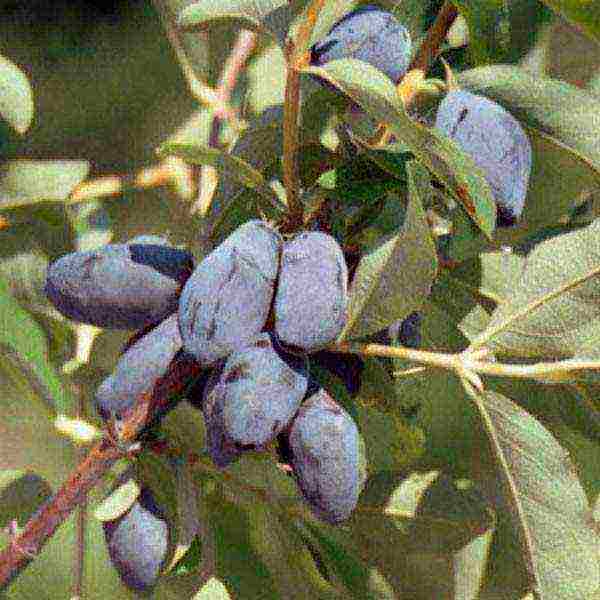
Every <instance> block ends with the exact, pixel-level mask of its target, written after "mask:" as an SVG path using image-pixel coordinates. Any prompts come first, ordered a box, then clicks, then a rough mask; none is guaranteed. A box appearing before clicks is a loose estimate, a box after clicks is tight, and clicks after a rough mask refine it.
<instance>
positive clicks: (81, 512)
mask: <svg viewBox="0 0 600 600" xmlns="http://www.w3.org/2000/svg"><path fill="white" fill-rule="evenodd" d="M75 416H76V417H77V418H78V419H84V418H85V401H84V398H83V394H82V393H81V392H79V394H78V398H77V414H76V415H75ZM76 455H77V458H78V461H79V462H80V463H81V462H82V461H83V460H84V459H85V450H83V449H82V448H79V449H78V450H77V453H76ZM86 520H87V494H86V495H85V496H84V498H83V500H82V502H81V504H80V505H79V507H78V508H77V518H76V521H75V530H76V531H75V556H74V557H73V597H72V598H71V600H82V598H83V577H84V568H85V549H86V544H85V533H86V527H85V526H86Z"/></svg>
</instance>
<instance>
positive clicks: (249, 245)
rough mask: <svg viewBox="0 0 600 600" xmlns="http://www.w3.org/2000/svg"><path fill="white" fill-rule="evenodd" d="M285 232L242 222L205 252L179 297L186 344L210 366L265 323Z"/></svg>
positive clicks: (180, 316) (262, 223) (253, 222)
mask: <svg viewBox="0 0 600 600" xmlns="http://www.w3.org/2000/svg"><path fill="white" fill-rule="evenodd" d="M281 243H282V241H281V236H280V235H279V233H277V232H276V231H275V230H274V229H272V228H271V227H269V226H268V225H267V224H266V223H264V222H262V221H258V220H254V221H249V222H247V223H245V224H244V225H242V226H241V227H238V229H236V231H235V232H234V233H232V234H231V235H230V236H229V237H228V238H227V239H226V240H225V241H224V242H223V243H222V244H221V245H220V246H218V247H217V248H216V249H215V250H214V251H213V252H211V253H210V254H209V255H208V256H206V257H205V258H204V259H203V260H202V261H201V262H200V264H199V265H198V267H197V268H196V270H195V271H194V273H193V274H192V276H191V277H190V279H189V280H188V282H187V284H186V286H185V288H184V289H183V292H182V294H181V299H180V302H179V324H180V328H181V336H182V339H183V343H184V347H185V349H186V350H187V351H188V352H190V353H192V354H193V355H194V356H195V357H196V358H197V359H198V361H199V362H200V363H201V364H202V365H206V366H209V365H212V364H214V363H215V362H216V361H217V360H219V359H221V358H223V357H225V356H227V355H228V354H229V353H231V352H232V351H233V350H235V349H236V348H239V347H242V346H244V344H246V343H247V342H248V341H249V340H251V339H252V338H253V337H254V336H256V335H257V334H258V333H260V331H261V330H262V329H263V327H264V326H265V323H266V320H267V317H268V316H269V311H270V308H271V302H272V300H273V294H274V290H275V281H276V279H277V271H278V269H279V255H280V250H281Z"/></svg>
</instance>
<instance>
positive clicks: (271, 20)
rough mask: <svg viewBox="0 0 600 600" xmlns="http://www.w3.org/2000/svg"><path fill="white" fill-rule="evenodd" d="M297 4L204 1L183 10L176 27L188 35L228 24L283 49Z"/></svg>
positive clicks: (274, 0)
mask: <svg viewBox="0 0 600 600" xmlns="http://www.w3.org/2000/svg"><path fill="white" fill-rule="evenodd" d="M295 4H297V3H293V2H292V3H291V6H290V3H289V2H288V1H287V0H252V2H247V1H244V0H202V1H201V2H195V3H193V4H191V5H190V6H187V7H186V8H184V9H183V10H182V11H181V12H180V13H179V16H178V19H177V24H178V26H179V27H181V28H182V29H184V30H186V31H189V30H192V29H196V28H203V27H206V26H207V25H208V24H212V23H214V22H219V21H228V22H230V23H237V24H239V25H240V27H243V28H244V29H251V30H253V31H259V32H262V33H268V34H270V35H272V36H273V37H274V38H275V40H277V41H278V42H279V43H280V44H282V45H283V43H284V41H285V37H286V34H287V30H288V28H289V27H290V24H291V22H292V19H293V16H294V14H295V12H296V11H297V7H296V6H295Z"/></svg>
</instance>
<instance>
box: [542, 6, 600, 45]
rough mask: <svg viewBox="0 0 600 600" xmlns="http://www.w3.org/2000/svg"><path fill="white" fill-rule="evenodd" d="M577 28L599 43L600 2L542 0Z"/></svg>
mask: <svg viewBox="0 0 600 600" xmlns="http://www.w3.org/2000/svg"><path fill="white" fill-rule="evenodd" d="M542 2H544V4H547V5H548V6H549V7H550V8H551V9H552V10H554V11H556V12H557V13H558V14H560V15H562V16H563V17H564V18H565V19H566V20H567V21H569V23H571V24H572V25H574V26H575V27H576V28H577V29H581V30H582V31H584V32H585V33H586V34H587V35H588V36H589V37H591V38H592V39H594V40H596V41H597V42H599V43H600V2H598V1H597V0H591V1H590V0H588V1H587V2H582V0H542Z"/></svg>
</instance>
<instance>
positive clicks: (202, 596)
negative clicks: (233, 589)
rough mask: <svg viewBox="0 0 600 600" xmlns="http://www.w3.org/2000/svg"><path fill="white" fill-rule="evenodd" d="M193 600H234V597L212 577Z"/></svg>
mask: <svg viewBox="0 0 600 600" xmlns="http://www.w3.org/2000/svg"><path fill="white" fill-rule="evenodd" d="M192 600H232V596H231V595H230V594H229V592H228V591H227V588H226V587H225V586H224V585H223V583H222V582H221V581H220V580H219V579H218V578H217V577H211V578H210V579H209V580H208V581H207V582H206V583H205V584H204V585H203V586H202V588H201V589H200V591H199V592H198V593H197V594H196V595H195V596H194V597H193V599H192Z"/></svg>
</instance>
